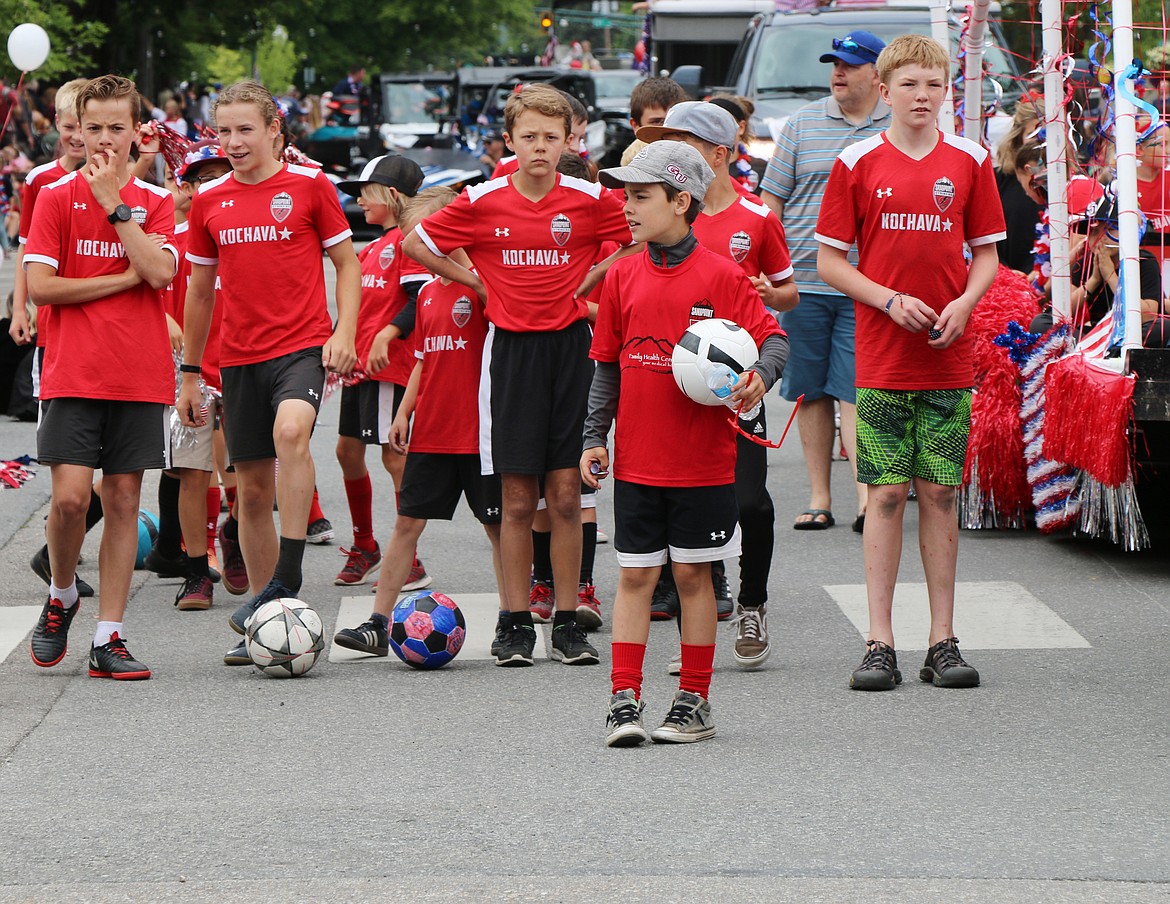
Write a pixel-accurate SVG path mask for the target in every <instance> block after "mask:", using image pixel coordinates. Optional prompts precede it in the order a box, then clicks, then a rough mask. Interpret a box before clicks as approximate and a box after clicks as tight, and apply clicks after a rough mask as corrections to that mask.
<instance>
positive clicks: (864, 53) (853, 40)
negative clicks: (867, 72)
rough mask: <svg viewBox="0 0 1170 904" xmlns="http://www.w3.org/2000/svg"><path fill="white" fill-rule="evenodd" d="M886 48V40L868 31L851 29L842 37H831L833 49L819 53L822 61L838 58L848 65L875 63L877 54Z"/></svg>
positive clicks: (831, 61) (832, 61)
mask: <svg viewBox="0 0 1170 904" xmlns="http://www.w3.org/2000/svg"><path fill="white" fill-rule="evenodd" d="M885 48H886V42H885V41H883V40H882V39H881V38H879V37H878V36H877V35H875V34H872V33H870V32H868V31H852V32H850V33H849V34H847V35H845V37H843V38H833V49H832V50H831V51H829V52H828V53H822V54H821V62H822V63H835V62H836V61H837V60H840V61H841V62H842V63H848V64H849V65H850V66H862V65H864V64H866V63H876V62H877V58H878V54H879V53H881V52H882V51H883V50H885Z"/></svg>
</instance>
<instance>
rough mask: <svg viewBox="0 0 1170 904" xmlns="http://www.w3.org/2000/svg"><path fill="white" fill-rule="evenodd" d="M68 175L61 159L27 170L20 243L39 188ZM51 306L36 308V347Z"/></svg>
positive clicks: (48, 326)
mask: <svg viewBox="0 0 1170 904" xmlns="http://www.w3.org/2000/svg"><path fill="white" fill-rule="evenodd" d="M67 175H69V174H68V173H67V172H66V171H65V167H63V166H62V165H61V160H60V159H57V160H54V161H53V162H52V163H44V164H42V165H41V166H37V167H34V168H33V169H31V170H29V171H28V176H27V177H26V178H25V180H24V190H23V191H22V192H21V195H20V244H22V245H24V244H27V243H28V235H29V230H30V229H31V228H32V216H33V208H34V207H36V204H37V196H38V195H39V194H40V193H41V189H42V188H45V187H46V186H49V185H52V184H53V183H54V182H56V181H57V180H58V179H63V178H64V177H65V176H67ZM52 322H53V306H52V305H48V304H47V305H45V306H44V307H43V308H40V309H38V310H37V347H38V348H44V347H45V340H46V339H47V338H48V335H49V330H50V329H51V328H52Z"/></svg>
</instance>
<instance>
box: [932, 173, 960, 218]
mask: <svg viewBox="0 0 1170 904" xmlns="http://www.w3.org/2000/svg"><path fill="white" fill-rule="evenodd" d="M953 200H955V183H954V182H952V181H951V180H950V179H948V178H947V177H946V176H943V177H942V178H941V179H939V180H938V181H937V182H935V183H934V203H935V205H936V206H937V207H938V209H939V211H940V212H945V211H946V209H947V208H948V207H950V206H951V202H952V201H953Z"/></svg>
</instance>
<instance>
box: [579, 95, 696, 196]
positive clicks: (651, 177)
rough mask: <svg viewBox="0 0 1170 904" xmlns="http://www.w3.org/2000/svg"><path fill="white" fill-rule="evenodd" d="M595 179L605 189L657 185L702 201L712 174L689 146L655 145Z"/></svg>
mask: <svg viewBox="0 0 1170 904" xmlns="http://www.w3.org/2000/svg"><path fill="white" fill-rule="evenodd" d="M676 106H677V105H676ZM672 109H673V108H672ZM597 178H598V179H599V180H600V181H601V184H602V185H604V186H605V187H606V188H622V187H624V186H626V185H650V184H653V183H655V182H661V183H662V184H663V185H670V186H673V187H674V188H677V189H678V190H679V191H685V192H690V195H691V197H692V198H696V199H697V200H699V201H702V200H703V196H704V195H705V194H707V188H708V186H710V185H711V182H712V180H713V179H714V178H715V174H714V173H713V172H711V167H709V166H708V165H707V161H706V160H704V159H703V155H702V154H700V153H699V152H698V151H696V150H695V149H694V148H693V147H691V146H690V145H689V144H684V143H683V142H681V141H655V142H653V143H652V144H648V145H646V147H644V148H642V150H640V151H638V153H637V155H636V156H635V157H634V159H633V160H631V161H630V162H629V163H628V164H627V165H626V166H617V167H614V168H613V169H603V170H602V171H601V172H599V173H598V174H597Z"/></svg>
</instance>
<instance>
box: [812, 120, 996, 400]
mask: <svg viewBox="0 0 1170 904" xmlns="http://www.w3.org/2000/svg"><path fill="white" fill-rule="evenodd" d="M1006 235H1007V232H1006V231H1005V228H1004V220H1003V207H1002V205H1001V204H1000V200H999V193H998V191H997V190H996V185H995V174H994V172H993V171H992V169H991V154H990V153H989V152H988V151H987V150H986V149H985V148H983V147H981V146H979V145H978V144H975V143H974V142H973V141H969V140H967V139H966V138H961V137H957V136H955V135H946V134H944V133H942V132H940V133H939V140H938V143H937V145H935V148H934V150H932V151H931V152H930V153H929V154H927V155H926V156H925V157H924V158H922V159H921V160H914V159H912V158H910V157H908V156H906V155H905V154H903V153H902V152H901V151H899V150H898V149H897V148H896V147H894V146H893V145H892V144H890V142H889V140H888V139H887V138H886V135H885V133H882V134H880V135H875V136H873V137H872V138H868V139H866V140H865V141H861V142H858V143H857V144H855V145H853V146H852V147H849V148H846V149H845V150H844V151H842V152H841V155H840V156H839V157H838V158H837V162H836V163H834V164H833V170H832V172H831V173H830V175H829V181H828V184H827V186H826V188H825V196H824V200H823V201H822V203H821V212H820V217H819V218H818V220H817V231H816V238H817V241H819V242H823V243H824V244H826V245H831V246H832V247H834V248H839V249H841V250H842V251H847V250H848V249H849V247H850V246H851V245H853V244H854V243H856V244H857V249H858V253H859V255H860V263H859V265H858V269H859V270H860V271H861V272H862V273H864V274H865V275H866V276H868V277H869V278H870V279H872V280H874V281H875V282H877V283H879V284H881V285H883V286H888V287H890V288H891V289H892V290H893V291H895V292H905V293H906V294H908V295H914V296H917V297H918V298H921V299H922V300H923V301H925V302H926V303H927V304H929V305H930V306H931V307H932V308H934V310H935V312H936V313H939V314H941V313H942V311H943V308H945V307H946V306H947V305H948V304H950V303H951V302H952V301H953V300H954V299H956V298H958V297H959V296H960V295H962V294H963V291H964V290H965V289H966V286H967V262H966V259H965V258H964V256H963V242H964V241H966V242H967V244H969V245H971V246H973V247H974V246H978V245H988V244H992V243H994V242H998V241H999V240H1000V239H1002V238H1004V237H1005V236H1006ZM854 307H855V309H856V314H857V341H856V357H857V385H858V386H863V387H870V388H877V389H961V388H963V387H969V386H971V385H972V384H973V383H974V382H975V372H974V367H973V364H972V359H971V348H972V344H971V336H970V334H969V333H968V334H967V335H965V336H963V337H961V338H960V339H959V340H958V341H956V342H955V343H954V344H952V345H951V346H950V348H946V349H941V350H938V349H933V348H931V347H930V346H928V345H927V342H928V336H927V333H926V331H925V330H923V331H922V332H921V333H911V332H910V331H909V330H905V329H903V328H902V327H900V326H898V324H896V323H895V322H894V321H893V320H892V319H891V318H890V316H889V315H888V314H886V313H885V312H884V311H882V310H881V309H879V308H875V307H871V306H869V305H866V304H858V303H856V302H855V304H854Z"/></svg>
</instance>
